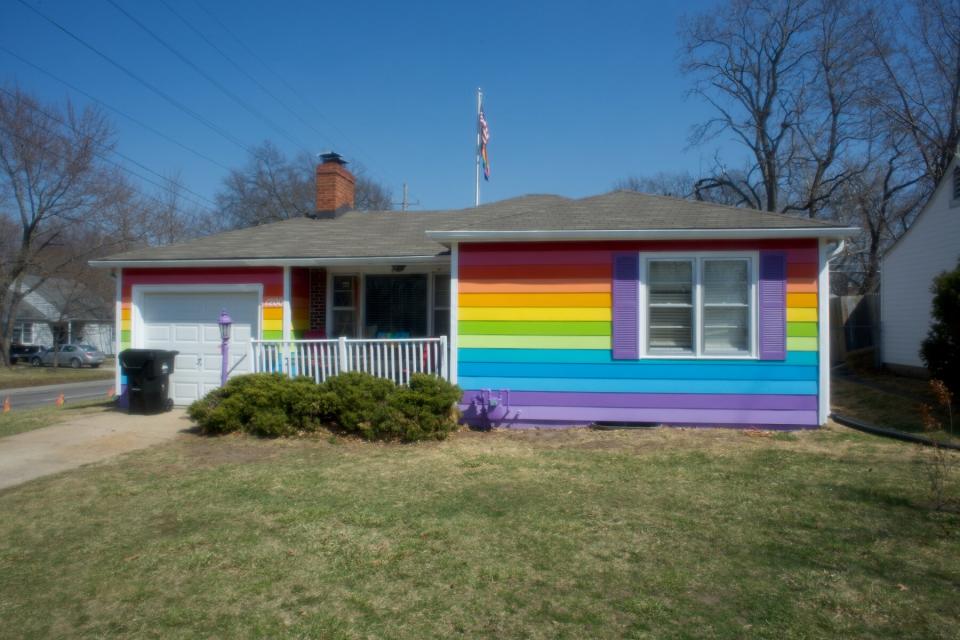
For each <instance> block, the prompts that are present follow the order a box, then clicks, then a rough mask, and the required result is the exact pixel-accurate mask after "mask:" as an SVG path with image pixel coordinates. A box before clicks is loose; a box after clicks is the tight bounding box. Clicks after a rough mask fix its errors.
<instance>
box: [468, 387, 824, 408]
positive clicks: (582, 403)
mask: <svg viewBox="0 0 960 640" xmlns="http://www.w3.org/2000/svg"><path fill="white" fill-rule="evenodd" d="M494 392H495V393H496V392H497V390H494ZM480 395H481V392H480V391H479V390H469V391H464V392H463V400H462V402H463V404H469V403H470V402H471V401H472V400H473V399H474V398H476V397H478V396H480ZM509 402H510V405H511V406H513V407H517V408H521V407H524V406H553V407H606V408H634V409H657V408H661V409H751V410H772V411H816V410H817V396H815V395H810V396H795V395H776V394H768V395H762V394H757V395H739V394H702V395H700V394H698V395H693V394H685V393H559V392H549V391H511V392H510V393H509Z"/></svg>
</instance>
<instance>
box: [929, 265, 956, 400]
mask: <svg viewBox="0 0 960 640" xmlns="http://www.w3.org/2000/svg"><path fill="white" fill-rule="evenodd" d="M931 291H932V292H933V307H932V310H931V313H930V315H931V316H932V317H933V322H932V324H931V326H930V332H929V333H928V334H927V338H926V340H924V341H923V345H922V346H921V347H920V357H921V358H922V359H923V362H924V364H925V365H926V366H927V369H928V370H929V371H930V375H931V376H932V377H933V378H936V379H938V380H943V382H944V383H946V385H947V387H948V388H949V389H950V391H952V392H953V395H954V396H960V262H958V264H957V268H956V269H954V270H953V271H945V272H943V273H941V274H940V275H939V276H937V277H936V278H934V279H933V286H932V287H931Z"/></svg>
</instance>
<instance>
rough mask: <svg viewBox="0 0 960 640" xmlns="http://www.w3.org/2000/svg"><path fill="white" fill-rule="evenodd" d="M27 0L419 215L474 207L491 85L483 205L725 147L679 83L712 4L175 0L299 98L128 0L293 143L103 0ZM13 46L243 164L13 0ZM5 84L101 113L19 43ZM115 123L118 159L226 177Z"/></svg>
mask: <svg viewBox="0 0 960 640" xmlns="http://www.w3.org/2000/svg"><path fill="white" fill-rule="evenodd" d="M26 1H27V2H28V3H30V4H32V5H33V6H35V7H37V8H38V9H40V10H41V11H43V12H45V13H46V14H48V15H49V16H51V17H52V18H54V19H55V20H57V21H58V22H59V23H60V24H62V25H63V26H64V27H66V28H67V29H69V30H71V31H72V32H73V33H75V34H76V35H77V36H79V37H80V38H82V39H84V40H86V41H87V42H89V43H90V44H92V45H93V46H95V47H97V48H98V49H100V50H101V51H103V52H104V53H105V54H107V55H108V56H111V57H113V58H114V59H116V60H118V61H119V62H121V63H122V64H124V65H126V66H127V67H129V68H130V69H132V70H133V71H135V72H136V73H137V74H139V75H140V76H142V77H143V78H144V79H146V80H147V81H149V82H151V83H153V84H154V85H156V86H158V87H160V88H161V89H162V90H163V91H164V92H166V93H168V94H169V95H171V96H173V97H174V98H175V99H176V100H178V101H180V102H182V103H184V104H186V105H187V106H189V107H190V108H191V109H192V110H194V111H196V112H199V113H201V114H203V115H204V116H205V117H206V118H208V119H209V120H211V121H214V122H215V123H216V124H217V125H218V126H219V127H221V128H222V129H223V130H225V131H227V132H228V133H229V134H230V135H231V136H232V137H235V138H237V139H239V140H240V141H241V142H242V143H243V144H245V145H247V146H254V145H256V144H259V143H260V142H262V141H263V140H265V139H272V140H273V141H274V142H276V144H277V145H278V146H279V147H280V148H281V149H283V150H284V151H286V152H288V153H295V152H297V151H299V150H301V149H306V150H309V151H310V152H312V153H319V152H322V151H326V150H328V149H330V148H335V149H336V150H337V151H339V152H340V153H341V154H343V155H344V156H346V157H347V158H348V159H356V160H359V161H360V162H362V163H363V164H364V165H365V166H366V167H367V168H368V170H369V171H370V173H371V174H372V175H373V176H374V177H375V178H376V179H378V180H380V181H381V182H383V183H385V184H386V185H387V186H389V187H390V188H392V189H393V191H394V194H395V196H396V198H397V199H399V197H400V192H401V184H402V183H404V182H406V183H408V184H409V188H410V195H411V198H412V199H415V200H419V201H420V203H421V206H420V208H428V209H436V208H449V207H466V206H470V205H472V203H473V169H474V136H475V107H476V105H475V100H476V98H475V91H476V88H477V87H478V86H479V87H483V90H484V93H485V95H486V100H485V110H486V113H487V118H488V121H489V123H490V129H491V143H490V157H491V165H492V169H493V175H492V177H491V181H490V182H489V183H485V184H484V185H483V192H482V200H483V201H485V202H489V201H492V200H498V199H501V198H508V197H512V196H516V195H521V194H525V193H557V194H561V195H565V196H572V197H581V196H587V195H592V194H596V193H601V192H604V191H607V190H609V189H610V188H611V186H612V184H613V182H614V181H615V180H616V179H618V178H621V177H624V176H627V175H643V174H654V173H657V172H659V171H682V170H689V171H691V172H692V173H694V174H696V173H698V171H699V170H700V167H701V165H702V166H703V167H707V166H708V165H709V162H710V159H711V158H712V156H713V153H714V148H713V147H707V148H698V149H688V144H687V139H688V135H689V131H690V127H691V126H692V125H693V124H695V123H697V122H700V121H702V120H704V119H705V118H707V117H708V116H709V110H708V108H707V106H706V105H705V104H703V102H702V101H701V100H699V99H697V98H695V97H686V91H687V89H688V88H689V85H690V80H689V78H685V77H683V76H682V75H681V74H680V72H679V61H678V47H679V41H678V39H677V35H676V33H677V26H678V19H679V17H680V16H681V14H682V13H683V12H684V11H687V12H696V11H698V10H702V9H703V8H705V7H707V6H709V5H710V4H712V3H707V2H699V1H697V2H687V3H684V6H683V8H682V9H681V8H678V7H676V6H675V5H676V3H670V2H656V3H646V2H566V1H558V2H544V3H532V2H530V3H519V2H490V1H485V2H470V3H466V2H456V3H454V2H435V3H419V2H403V3H400V2H361V1H354V2H308V1H301V2H271V3H266V2H255V3H254V2H236V1H234V2H226V1H223V0H165V2H167V3H168V4H169V5H170V6H171V7H173V8H174V10H176V11H177V12H178V13H180V14H181V15H182V16H183V17H185V18H186V19H187V20H188V21H189V22H190V24H192V25H193V26H194V27H195V28H197V29H199V30H200V31H201V32H203V34H204V35H206V36H207V37H208V38H209V39H210V40H211V41H212V42H213V43H214V44H216V45H217V46H218V47H220V48H221V49H223V50H224V51H225V52H227V53H228V54H229V55H230V56H231V57H232V58H233V59H234V60H235V61H236V62H238V63H239V64H240V65H241V66H242V67H243V68H244V69H245V70H246V71H247V73H249V74H250V75H252V76H254V77H255V78H256V79H257V80H258V81H259V82H260V83H262V84H263V85H265V86H266V87H267V88H268V89H269V90H270V91H271V92H272V93H273V94H274V95H275V96H277V97H278V98H279V99H280V101H282V102H283V103H284V104H285V105H286V107H284V106H282V105H281V104H279V103H278V102H277V101H275V100H274V99H273V98H271V97H270V96H269V95H267V94H266V93H264V92H263V91H262V90H261V89H260V88H259V87H257V86H256V84H254V83H252V82H251V81H250V80H249V79H248V78H246V77H244V75H243V74H241V73H239V72H237V71H236V69H234V68H233V67H232V66H231V65H230V63H229V62H227V61H226V60H224V59H223V58H222V57H221V56H220V54H218V53H217V52H216V51H215V50H213V49H212V48H210V47H209V46H208V45H207V44H206V43H205V42H204V41H203V40H201V39H200V38H199V37H198V36H197V35H195V34H194V33H193V32H191V31H190V30H189V29H188V28H187V27H186V26H184V24H183V23H182V22H181V21H180V20H179V19H178V18H177V17H176V16H175V15H174V14H173V13H171V11H169V10H168V9H167V7H165V6H164V4H163V2H150V3H143V2H131V1H130V0H114V1H115V2H116V3H117V4H119V5H120V6H121V7H123V8H124V9H126V10H127V11H128V12H129V13H131V14H132V15H134V16H135V17H136V18H137V19H139V20H140V21H141V22H143V23H144V24H146V25H147V26H148V27H149V28H150V29H152V30H154V31H155V32H156V33H157V34H158V35H159V36H161V37H162V38H164V39H165V40H167V41H168V42H169V43H171V44H172V45H173V46H175V47H176V48H177V49H178V50H180V51H181V52H182V53H183V54H185V55H186V56H187V58H188V59H189V60H190V61H191V62H193V63H194V64H195V65H197V66H198V67H200V68H201V69H202V70H204V71H205V72H206V73H207V74H208V75H211V76H213V77H214V78H216V80H217V81H218V82H219V83H220V84H221V85H223V86H225V87H226V88H227V89H228V90H229V91H231V92H233V93H234V94H235V95H237V96H239V97H240V98H241V100H242V101H243V102H244V103H245V104H247V105H248V106H249V107H250V108H251V109H253V110H255V111H258V112H260V113H262V114H263V115H264V116H265V117H266V118H268V119H269V120H271V121H272V122H273V123H275V124H276V125H278V126H279V127H281V128H283V129H284V130H285V131H287V132H288V133H289V134H290V137H291V138H292V140H288V139H287V138H285V137H283V136H282V135H281V134H280V133H278V132H277V131H275V130H274V129H273V128H271V126H270V125H269V124H267V123H266V122H264V121H262V120H261V119H259V118H258V117H256V116H254V115H253V114H251V113H249V112H248V111H247V110H245V109H244V108H242V107H241V106H239V105H238V104H237V103H236V102H234V101H233V100H232V99H231V98H229V97H228V96H226V95H225V94H224V93H222V92H221V91H220V90H219V89H217V88H216V86H214V85H213V84H212V83H211V82H209V81H208V80H207V79H205V78H204V77H202V76H201V75H200V74H198V73H197V72H196V71H195V70H193V69H191V68H190V67H189V66H188V65H187V64H185V63H184V62H183V61H181V60H179V59H178V58H177V57H175V56H174V55H173V54H172V53H170V52H169V51H167V50H165V49H164V48H163V47H162V46H161V45H160V44H158V43H156V42H155V41H154V40H152V39H151V38H150V36H148V35H147V34H146V33H145V32H143V31H142V30H141V29H140V28H139V27H138V26H136V25H135V24H134V23H133V22H131V21H130V20H129V19H128V18H127V17H125V16H124V15H123V14H122V13H120V12H119V11H118V10H117V9H116V8H114V7H113V6H111V5H110V3H109V2H108V1H107V0H90V1H89V2H69V1H64V0H26ZM198 2H199V4H198ZM204 8H205V9H207V10H208V11H209V14H213V15H214V16H216V18H217V19H218V20H219V21H221V22H222V23H223V24H224V25H226V27H227V28H229V29H230V30H231V31H232V32H233V33H234V34H236V35H237V36H238V37H239V39H240V41H242V43H243V44H244V45H246V46H247V47H249V48H250V49H251V50H253V51H254V52H255V54H256V56H257V57H256V58H255V57H253V56H251V55H250V53H249V52H248V51H247V50H245V49H244V48H243V47H242V46H241V45H240V44H239V43H238V42H237V41H236V40H234V39H233V38H232V37H231V36H230V35H229V34H228V33H227V32H226V31H224V30H223V29H222V28H221V27H220V25H218V24H217V23H216V22H215V21H214V20H213V19H212V18H211V17H210V15H209V14H208V13H206V12H205V11H204ZM0 44H2V45H3V46H5V47H7V48H8V49H10V50H12V51H14V52H15V53H16V54H18V55H20V56H22V57H23V58H26V59H27V60H29V61H30V62H32V63H34V64H36V65H39V66H41V67H43V68H45V69H47V70H49V71H52V72H54V73H56V74H57V75H58V76H60V77H62V78H64V79H67V80H69V81H70V82H71V83H72V84H74V85H76V86H77V87H79V88H81V89H83V90H84V91H87V92H89V93H90V94H92V95H94V96H96V97H97V98H99V99H101V100H103V101H105V102H107V103H109V104H110V105H112V106H114V107H116V108H118V109H121V110H123V111H124V112H126V113H129V114H130V115H133V116H135V117H137V118H139V119H141V120H143V121H145V122H148V123H149V124H150V125H151V126H153V127H155V128H156V129H159V130H160V131H162V132H164V133H165V134H167V135H169V136H171V137H173V138H175V139H177V140H179V141H181V142H183V143H185V144H188V145H190V146H192V147H195V148H197V149H198V150H201V151H202V152H203V153H204V154H206V155H208V156H210V157H212V158H213V159H215V160H216V161H217V162H219V163H221V164H223V165H226V166H229V167H233V166H239V165H241V164H243V163H244V161H245V159H246V152H245V151H244V150H243V149H242V148H241V147H239V146H237V145H235V144H234V143H233V142H230V141H228V140H227V139H225V138H223V137H221V136H220V135H218V134H217V133H215V132H214V131H212V130H211V129H209V128H207V127H206V126H204V125H202V124H200V123H198V122H197V121H195V120H193V119H192V118H190V117H189V116H187V115H185V114H184V113H182V112H180V111H178V110H177V109H176V108H175V107H173V106H171V105H170V104H168V103H167V102H165V101H163V100H162V99H161V98H158V97H157V96H156V95H155V94H153V93H151V92H150V91H149V90H148V89H146V88H144V87H143V86H141V85H139V84H137V83H136V82H135V81H133V80H131V79H130V78H128V77H127V76H126V75H124V74H123V73H122V72H121V71H119V70H117V69H115V68H114V67H112V66H110V64H109V63H107V62H105V61H103V60H102V59H100V58H98V57H97V56H96V55H95V54H93V53H91V52H89V51H88V50H86V49H84V48H83V47H82V46H81V45H80V44H77V43H76V42H75V41H73V40H71V39H70V38H69V37H68V36H66V35H65V34H63V33H62V32H60V31H58V30H57V29H56V28H55V27H53V26H51V25H50V24H48V23H46V22H45V21H44V20H43V19H42V18H40V17H39V16H37V15H36V14H34V13H32V12H31V11H29V10H28V9H27V8H25V7H24V6H22V5H21V4H19V2H17V1H16V0H7V1H6V2H4V6H3V9H0ZM261 61H262V62H264V63H266V66H268V67H269V68H270V69H269V70H268V69H267V68H266V67H265V66H264V65H263V64H261ZM271 70H272V71H271ZM281 77H282V80H281ZM284 81H285V82H286V83H289V84H290V85H293V86H294V87H295V88H296V90H297V94H299V95H296V94H294V93H292V92H291V91H290V90H289V89H288V87H287V86H286V85H285V84H284ZM0 82H3V83H5V84H6V85H7V86H9V85H10V84H13V83H16V84H18V85H19V86H20V87H21V88H22V89H24V90H27V91H30V92H32V93H35V94H37V95H39V96H40V97H41V98H42V99H44V100H47V101H62V100H63V99H64V98H67V97H70V98H71V99H73V100H74V101H75V102H76V103H77V104H86V103H87V102H88V100H87V99H86V98H84V97H83V96H81V95H78V94H76V93H74V92H73V91H72V90H70V89H68V88H67V87H65V86H64V85H62V84H60V83H58V82H57V81H55V80H52V79H50V78H49V77H47V76H45V75H43V74H42V73H40V72H38V71H36V70H34V69H32V68H30V67H29V66H26V65H24V64H23V63H22V62H20V61H18V60H17V59H15V58H13V57H11V56H10V55H8V54H7V53H4V52H0ZM291 111H292V112H293V113H295V114H296V116H295V115H293V113H291ZM301 119H302V120H301ZM113 120H114V122H115V124H116V130H117V143H118V149H119V150H120V151H122V152H123V153H125V154H126V155H128V156H130V157H132V158H134V159H136V160H137V161H139V162H141V163H142V164H144V165H146V166H148V167H150V168H151V169H153V170H155V171H157V172H159V173H161V174H164V175H174V174H179V175H180V176H181V178H182V179H183V181H184V182H185V183H186V184H187V185H188V186H189V187H190V188H191V189H193V190H194V191H196V192H198V193H200V194H202V195H203V196H205V197H208V198H211V199H212V198H213V196H214V194H215V193H216V191H217V190H218V189H219V187H220V183H221V181H222V178H223V176H224V174H225V170H224V169H223V168H222V167H220V166H217V165H216V164H214V163H211V162H208V161H206V160H202V159H199V158H197V157H195V156H193V155H192V154H190V153H189V152H187V151H185V150H183V149H181V148H180V147H178V146H176V145H174V144H172V143H170V142H168V141H166V140H163V139H162V138H159V137H157V136H155V135H154V134H152V133H150V132H148V131H146V130H144V129H143V128H141V127H139V126H137V125H135V124H132V123H130V122H129V121H126V120H124V119H122V118H119V117H114V118H113ZM303 120H305V121H307V122H308V123H309V125H310V126H308V125H306V124H304V122H303ZM321 134H322V135H321ZM724 144H728V143H724ZM727 151H728V152H729V151H730V149H729V148H728V149H727ZM138 171H139V170H138Z"/></svg>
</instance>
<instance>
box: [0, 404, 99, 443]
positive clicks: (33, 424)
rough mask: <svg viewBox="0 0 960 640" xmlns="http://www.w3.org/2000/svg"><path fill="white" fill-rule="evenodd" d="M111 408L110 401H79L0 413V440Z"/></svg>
mask: <svg viewBox="0 0 960 640" xmlns="http://www.w3.org/2000/svg"><path fill="white" fill-rule="evenodd" d="M112 406H113V401H112V400H81V401H78V402H70V403H67V404H65V405H63V406H62V407H57V406H48V407H37V408H35V409H17V410H16V411H11V412H10V413H0V438H3V437H4V436H12V435H14V434H17V433H23V432H24V431H33V430H34V429H43V428H44V427H49V426H52V425H55V424H57V423H59V422H63V421H64V420H69V419H70V418H77V417H79V416H82V415H86V414H89V413H97V412H100V411H106V410H107V409H109V408H111V407H112Z"/></svg>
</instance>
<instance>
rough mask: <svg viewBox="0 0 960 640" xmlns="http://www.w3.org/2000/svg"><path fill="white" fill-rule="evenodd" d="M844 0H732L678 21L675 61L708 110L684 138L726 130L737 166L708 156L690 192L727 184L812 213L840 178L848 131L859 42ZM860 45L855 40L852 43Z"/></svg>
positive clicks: (775, 207)
mask: <svg viewBox="0 0 960 640" xmlns="http://www.w3.org/2000/svg"><path fill="white" fill-rule="evenodd" d="M854 6H855V5H854V3H853V2H848V1H845V0H818V1H814V0H734V1H733V2H731V3H729V4H724V5H722V6H718V7H717V8H715V9H714V10H712V11H710V12H708V13H705V14H702V15H700V16H697V17H695V18H693V19H689V20H686V21H685V22H684V23H683V25H682V27H681V34H682V37H683V40H684V47H683V70H684V71H685V72H686V73H688V74H690V75H692V76H693V77H694V78H695V83H694V86H693V89H692V92H693V93H694V94H696V95H699V96H701V97H702V98H704V99H705V100H706V101H707V102H708V104H710V105H711V107H712V108H713V110H714V111H715V113H716V115H715V116H714V117H712V118H711V119H709V120H708V121H707V122H705V123H702V124H701V125H699V126H697V127H695V129H694V131H693V134H692V136H691V142H692V143H693V144H703V143H705V142H707V141H709V140H711V139H713V138H714V137H716V136H718V135H721V134H731V135H732V136H733V139H734V140H735V141H737V142H739V143H740V144H741V145H743V146H744V147H745V148H746V149H747V150H748V152H749V154H750V160H751V163H750V166H749V167H748V168H747V169H746V170H745V171H740V172H730V171H728V170H727V169H726V168H725V166H724V165H723V163H722V162H719V161H718V162H717V164H716V166H715V167H714V170H713V171H712V175H711V176H710V177H707V178H704V179H701V180H699V181H698V183H697V184H696V189H697V191H699V192H709V191H716V190H726V191H728V192H730V193H733V194H735V195H736V197H737V199H738V201H739V203H740V204H742V205H743V206H748V207H753V208H756V209H764V210H767V211H780V212H791V211H792V212H803V213H805V214H807V215H809V216H810V217H816V216H817V215H818V212H819V211H820V209H821V208H822V207H823V205H824V203H825V202H826V200H828V199H829V197H830V194H831V193H832V192H833V190H835V189H836V188H838V186H839V185H840V184H842V182H843V181H844V180H845V179H847V178H848V177H849V167H846V166H844V165H842V164H840V163H838V162H837V159H838V154H839V152H840V150H841V149H842V148H843V147H844V145H846V144H847V143H848V142H850V141H851V140H853V139H855V137H856V135H857V133H856V132H857V128H856V117H855V114H854V109H853V106H854V105H853V101H854V98H855V96H856V95H857V90H858V77H857V74H856V73H854V71H855V70H856V63H857V61H858V59H859V57H860V56H861V54H862V52H861V51H860V50H859V49H862V47H860V46H859V45H858V44H857V43H858V42H861V40H860V39H857V38H852V37H850V36H851V33H852V32H853V30H854V29H855V28H856V24H857V13H856V11H854ZM858 47H859V48H858Z"/></svg>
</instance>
